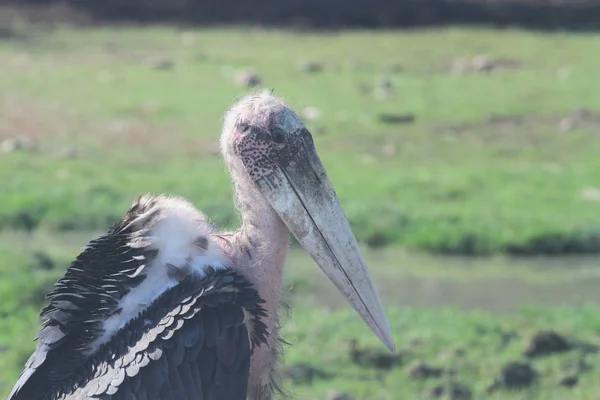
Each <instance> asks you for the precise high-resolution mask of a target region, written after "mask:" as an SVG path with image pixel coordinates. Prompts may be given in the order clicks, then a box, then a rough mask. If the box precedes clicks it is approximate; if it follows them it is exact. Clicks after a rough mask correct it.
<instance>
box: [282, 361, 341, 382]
mask: <svg viewBox="0 0 600 400" xmlns="http://www.w3.org/2000/svg"><path fill="white" fill-rule="evenodd" d="M281 375H282V377H283V378H284V379H289V380H291V381H292V382H294V383H295V384H297V385H309V384H311V383H312V382H313V381H315V380H329V379H332V378H333V377H334V375H333V374H330V373H327V372H325V371H323V370H321V369H319V368H316V367H313V366H312V365H310V364H306V363H299V364H294V365H290V366H285V367H283V368H282V371H281Z"/></svg>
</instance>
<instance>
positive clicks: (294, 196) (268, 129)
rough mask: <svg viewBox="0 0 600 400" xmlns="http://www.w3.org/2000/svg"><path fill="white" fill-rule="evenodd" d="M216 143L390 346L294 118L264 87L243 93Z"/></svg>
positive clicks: (336, 206) (337, 209)
mask: <svg viewBox="0 0 600 400" xmlns="http://www.w3.org/2000/svg"><path fill="white" fill-rule="evenodd" d="M221 149H222V152H223V155H224V157H225V160H226V162H227V164H228V166H229V168H230V170H231V171H232V173H234V174H237V176H236V177H234V179H246V180H249V181H250V182H251V185H253V186H254V187H255V188H256V189H257V190H258V192H259V193H260V194H261V195H262V196H263V197H264V198H265V199H266V200H267V202H268V204H269V205H270V206H271V208H272V209H273V210H274V211H275V212H276V213H277V214H278V215H279V217H280V218H281V220H282V221H283V222H284V223H285V225H286V226H287V227H288V228H289V230H290V232H291V233H292V234H293V235H294V236H295V237H296V239H297V240H298V242H299V243H300V244H301V245H302V246H303V247H304V249H306V251H308V253H309V254H310V255H311V256H312V258H313V259H314V260H315V262H316V263H317V264H318V265H319V267H320V268H321V269H322V270H323V272H325V274H326V275H327V276H328V277H329V279H331V281H332V282H333V283H334V284H335V286H336V287H337V288H338V289H339V290H340V291H341V293H342V294H343V295H344V296H345V297H346V299H347V300H348V302H349V303H350V304H351V305H352V307H353V308H354V309H355V310H356V311H357V312H358V314H359V315H360V316H361V317H362V319H363V320H364V321H365V323H366V324H367V325H368V326H369V327H370V328H371V329H372V330H373V332H375V334H376V335H377V336H378V337H379V339H380V340H381V341H382V342H383V343H384V344H385V345H386V346H387V347H388V348H389V349H390V350H392V351H394V350H395V344H394V340H393V338H392V333H391V330H390V327H389V324H388V321H387V317H386V315H385V312H384V310H383V307H382V305H381V301H380V299H379V296H378V294H377V291H376V289H375V286H374V285H373V282H372V280H371V277H370V275H369V271H368V269H367V266H366V263H365V261H364V258H363V255H362V253H361V251H360V249H359V247H358V243H357V241H356V238H355V236H354V234H353V233H352V230H351V228H350V225H349V223H348V220H347V219H346V215H345V214H344V211H343V210H342V207H341V205H340V202H339V200H338V197H337V195H336V193H335V191H334V189H333V186H332V184H331V182H330V180H329V178H328V176H327V173H326V172H325V168H324V167H323V164H322V163H321V160H320V159H319V156H318V155H317V152H316V150H315V146H314V143H313V139H312V136H311V134H310V132H309V131H308V129H306V127H305V126H304V124H303V123H302V121H301V120H300V118H299V117H298V116H297V115H296V114H295V113H294V112H293V111H292V110H291V109H290V108H288V107H286V106H285V104H283V103H282V102H281V101H280V100H279V99H277V98H276V97H274V96H272V95H271V94H270V93H268V92H263V93H261V94H257V95H250V96H247V97H245V98H244V99H242V100H241V101H239V102H238V103H237V104H236V105H235V106H234V107H233V108H232V109H230V110H229V112H228V113H227V115H226V117H225V124H224V129H223V135H222V137H221ZM240 174H242V175H243V176H240Z"/></svg>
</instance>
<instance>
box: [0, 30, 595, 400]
mask: <svg viewBox="0 0 600 400" xmlns="http://www.w3.org/2000/svg"><path fill="white" fill-rule="evenodd" d="M597 54H600V40H599V37H598V35H597V34H595V33H587V34H583V33H580V34H574V33H543V34H542V33H531V32H527V31H520V30H502V31H499V30H491V29H483V28H481V29H464V28H445V29H428V30H406V31H378V32H374V31H354V32H344V31H342V32H335V33H332V32H329V33H320V34H319V33H307V32H304V33H300V32H292V31H281V30H271V29H262V28H252V29H250V28H214V29H189V30H180V29H174V28H166V27H163V28H161V27H154V28H139V27H138V28H134V27H129V28H128V27H118V28H117V27H111V28H93V29H73V28H58V29H53V30H35V29H33V30H32V29H30V28H29V27H27V28H23V29H16V30H15V31H14V32H12V33H11V35H10V36H7V37H6V38H5V39H1V40H0V71H1V73H0V145H1V148H0V205H1V207H0V228H1V230H2V234H1V237H2V240H1V241H0V299H1V301H0V324H1V325H0V353H2V354H1V355H0V365H2V364H3V365H2V366H4V367H5V368H2V369H1V370H2V372H0V393H2V394H5V393H7V392H8V391H9V390H10V388H11V387H12V384H13V382H14V379H15V378H16V376H17V374H18V373H19V371H20V369H21V368H22V365H23V362H24V360H25V359H26V358H27V357H28V356H29V354H30V352H31V351H32V349H33V346H34V344H33V343H32V342H31V339H32V338H33V336H34V334H35V331H36V329H37V328H38V319H37V313H38V312H39V309H40V307H41V306H42V305H43V304H44V301H45V300H44V297H43V295H44V294H45V293H47V292H48V290H49V289H50V288H51V286H52V283H53V282H54V281H55V280H56V278H58V277H59V276H61V275H62V274H63V273H64V269H65V268H66V266H67V265H68V262H69V260H71V259H72V258H73V257H74V256H75V255H76V254H77V251H78V248H79V247H80V246H82V245H83V244H84V243H85V242H86V241H88V240H89V239H91V238H92V237H93V236H94V234H96V233H97V232H99V231H101V230H104V229H106V228H107V227H108V226H109V225H110V224H111V223H112V222H114V221H115V220H116V219H117V218H118V217H119V216H120V215H122V214H123V213H124V211H125V210H126V208H127V207H128V205H129V204H130V203H131V202H132V201H133V200H134V199H135V198H136V197H137V196H138V195H139V194H140V193H143V192H156V193H159V192H168V193H175V194H178V195H182V196H185V197H188V198H189V199H191V200H192V201H193V202H194V203H195V204H196V205H197V206H198V208H200V209H201V210H202V211H204V212H205V213H206V214H207V215H208V216H209V217H210V218H212V219H213V220H214V221H215V222H216V223H218V224H220V225H223V226H225V227H233V226H235V224H236V223H237V217H236V214H235V211H234V208H233V204H232V202H231V184H230V181H229V178H228V176H227V175H226V173H225V169H224V166H223V164H222V162H221V160H220V156H219V154H218V146H217V144H218V139H219V134H220V126H221V123H222V116H223V113H224V111H225V110H226V109H227V107H229V106H230V105H231V104H232V103H233V102H234V101H235V98H236V97H241V96H243V95H245V94H247V93H249V92H250V91H251V90H253V87H254V86H260V87H263V88H267V89H273V90H274V93H275V94H276V95H280V96H282V97H284V98H285V99H286V101H287V102H288V104H289V105H290V106H292V107H293V108H294V109H295V110H297V111H298V113H299V114H300V115H301V116H302V117H303V118H304V120H305V121H306V123H307V126H308V127H309V129H310V130H311V131H312V133H313V136H314V138H315V142H316V146H317V150H318V151H319V154H320V156H321V158H322V160H323V163H324V165H325V167H326V168H327V171H328V173H329V175H330V178H331V180H332V182H333V183H334V186H335V187H336V190H337V192H338V195H339V197H340V199H341V202H342V204H343V206H344V209H345V210H346V213H347V215H348V217H349V219H350V222H351V225H352V227H353V228H354V230H355V233H356V235H357V237H358V238H359V240H360V241H361V243H362V244H363V245H364V247H365V248H370V249H373V250H375V249H379V250H382V249H383V248H385V249H386V251H389V253H388V254H387V255H386V256H381V255H378V254H379V253H377V252H372V253H371V252H370V253H369V254H370V255H369V257H368V259H369V260H370V263H371V264H373V265H374V271H375V272H374V273H375V275H376V276H378V279H379V282H380V283H381V285H382V287H384V289H385V293H384V299H386V300H387V301H386V304H389V306H390V308H389V309H390V313H391V323H392V325H393V328H394V331H395V333H396V337H397V341H398V343H399V346H400V347H401V349H402V351H401V355H402V357H401V361H398V365H399V367H398V368H392V370H391V371H385V372H381V371H380V368H377V367H374V366H367V367H365V366H364V365H363V366H360V365H358V364H360V360H359V359H360V357H358V358H357V357H354V356H353V354H354V355H356V354H355V353H353V352H352V351H351V350H350V347H349V344H348V343H349V342H348V341H349V340H350V339H352V338H360V343H359V344H360V345H361V346H376V345H377V342H376V340H375V339H374V338H373V337H372V335H371V334H370V333H369V332H368V331H367V330H366V328H363V327H362V326H361V325H360V322H359V321H358V319H357V318H356V316H355V315H354V314H353V313H352V312H350V311H347V310H344V311H332V309H335V308H336V307H337V303H335V302H334V301H333V300H332V299H331V298H329V297H327V296H326V295H323V294H321V295H318V293H316V292H315V287H314V285H315V282H317V281H319V280H320V279H321V276H320V275H314V276H313V275H312V273H309V272H306V273H305V272H303V271H304V270H303V269H302V268H304V267H303V266H304V265H309V268H310V269H314V265H312V261H309V260H308V259H307V258H306V257H305V256H304V255H302V253H300V252H293V253H292V259H291V260H290V264H291V265H293V266H294V267H290V268H289V270H290V271H291V272H289V273H288V275H287V279H288V284H289V290H288V292H286V296H287V299H288V301H289V302H290V303H291V304H292V305H293V309H294V312H293V314H292V319H291V320H289V321H288V322H287V323H286V326H285V333H284V338H286V339H287V340H288V341H291V342H292V344H293V345H292V346H290V347H289V348H288V349H287V350H286V361H287V363H286V364H287V365H288V366H287V367H286V368H287V369H286V370H285V371H284V372H285V376H286V377H287V379H286V381H285V386H286V388H288V389H290V390H292V393H293V394H295V395H298V396H299V397H300V398H324V396H327V393H328V392H330V391H331V390H337V391H342V392H347V393H349V394H350V395H352V396H354V397H355V398H359V399H405V398H416V397H418V396H420V395H421V394H425V395H427V396H430V397H433V398H435V397H441V396H443V395H444V394H443V393H446V395H448V396H449V397H448V398H454V399H463V398H465V399H466V398H490V399H522V398H528V399H529V398H531V399H533V398H536V399H564V398H569V399H593V398H596V394H597V391H598V389H599V387H598V384H597V383H596V382H595V380H594V376H595V374H597V366H598V363H599V362H600V361H598V358H596V357H595V352H596V350H595V349H596V347H595V343H598V342H599V340H600V337H599V334H598V332H600V330H599V329H600V318H599V317H598V311H599V310H598V307H597V306H596V305H591V304H589V305H583V303H585V302H587V301H593V302H594V303H595V302H596V301H597V300H598V297H596V295H595V294H594V293H595V292H594V291H593V290H592V289H589V287H588V286H586V287H585V289H584V286H582V285H583V284H584V283H583V282H585V281H587V282H588V283H589V282H593V283H594V284H595V283H597V282H598V280H597V279H596V278H597V277H596V276H595V274H596V273H595V272H589V270H588V269H587V268H586V269H585V271H586V272H585V274H586V275H583V276H584V279H580V281H581V282H580V281H577V282H578V283H577V284H573V288H572V289H570V291H569V293H570V295H572V294H573V293H577V294H579V295H581V296H579V297H578V296H574V297H573V296H571V297H569V301H567V300H566V297H562V296H563V295H564V294H560V293H559V292H558V290H559V289H558V288H559V287H560V285H561V282H564V284H565V285H566V284H567V283H569V282H570V280H571V279H573V277H574V276H578V277H579V278H581V277H582V275H581V274H582V271H583V270H584V268H583V267H582V265H587V266H590V265H594V266H595V265H596V264H597V258H596V257H593V258H588V259H585V261H582V262H581V263H576V266H575V267H568V266H567V265H568V264H569V263H568V262H567V261H566V260H567V259H566V258H560V257H564V256H566V255H571V256H581V255H583V254H591V255H595V254H597V253H598V252H599V251H600V224H599V222H600V213H599V212H598V204H599V203H598V202H599V201H600V162H598V154H599V151H600V135H599V134H598V132H599V127H600V90H598V89H599V88H598V85H597V83H596V82H598V78H599V76H600V75H599V74H600V58H598V56H597ZM405 251H409V253H405ZM414 252H416V253H421V254H422V253H425V254H437V255H445V256H446V257H447V256H449V255H453V256H463V257H467V256H483V255H486V256H492V257H491V258H490V259H486V260H483V261H473V260H469V259H466V258H461V259H458V262H457V261H456V260H457V259H452V258H435V259H434V258H431V257H428V256H425V257H423V256H417V255H414V254H413V253H414ZM399 254H403V256H399ZM406 254H408V255H406ZM515 255H538V256H540V255H543V256H546V257H548V256H552V257H554V260H559V261H558V264H560V265H561V266H562V267H563V271H562V272H561V275H559V278H556V280H555V282H554V283H555V286H550V283H549V282H547V281H546V280H545V279H544V278H543V277H546V276H547V275H548V274H549V273H550V271H544V270H543V269H542V268H539V267H537V268H534V269H530V268H525V267H523V268H522V269H523V271H521V272H523V275H518V276H519V279H525V278H526V277H531V276H535V277H536V279H534V280H536V282H537V283H535V285H537V286H535V290H537V291H539V292H543V291H544V290H545V289H544V288H550V287H552V288H553V289H552V290H556V291H557V292H556V293H557V294H556V299H555V300H556V301H555V302H554V303H553V304H552V305H553V306H555V305H556V304H557V303H560V302H561V299H563V300H564V302H565V305H564V306H563V307H562V308H551V307H550V305H548V304H547V301H546V300H544V302H542V303H543V304H541V305H538V306H537V307H536V308H535V309H525V310H520V311H515V310H511V312H510V313H501V314H495V313H492V311H490V310H483V311H482V310H477V311H468V310H464V309H460V308H449V307H448V306H451V304H449V303H452V301H451V299H454V298H456V297H457V296H459V294H457V293H462V292H463V291H464V292H469V293H476V290H475V288H477V287H481V286H482V285H484V287H486V288H488V289H487V290H492V289H493V287H494V285H495V283H494V282H496V284H497V287H498V289H499V292H504V295H503V296H502V295H500V294H498V295H497V297H494V302H500V303H502V302H503V297H505V298H506V299H507V300H510V297H512V296H517V294H515V292H514V291H511V287H513V286H514V281H509V282H504V281H503V280H502V278H503V277H505V274H507V273H513V272H514V269H517V270H518V269H520V267H522V266H523V264H522V262H521V261H517V260H516V259H514V258H512V259H509V260H508V261H507V260H506V259H505V258H502V257H503V256H515ZM453 260H454V261H453ZM457 263H458V264H463V265H465V264H469V265H473V263H475V267H474V268H473V269H470V268H466V269H465V268H460V267H456V268H451V269H449V268H448V265H451V264H457ZM551 263H553V261H550V259H549V258H544V259H542V262H540V264H542V265H543V266H544V265H549V264H551ZM507 264H508V265H507ZM511 267H512V268H513V269H511ZM481 268H483V269H485V270H491V271H496V272H495V273H494V274H495V275H494V274H492V275H493V276H486V277H482V276H479V275H478V274H477V273H475V272H474V271H479V270H480V269H481ZM548 269H550V268H548ZM424 271H425V272H424ZM511 271H512V272H511ZM592 271H595V270H592ZM407 273H408V274H411V276H417V277H418V282H419V284H420V285H422V286H418V287H419V288H421V289H422V290H421V291H420V292H419V293H414V294H413V296H414V297H415V298H419V296H421V297H422V298H428V299H429V300H431V299H432V298H433V300H431V301H430V302H429V303H427V304H429V305H430V306H428V307H423V303H422V302H419V301H416V300H414V301H411V299H410V298H405V297H401V296H398V294H397V293H396V292H402V291H406V290H408V287H407V286H403V285H402V282H403V280H405V279H406V278H407V276H406V274H407ZM474 275H475V277H474ZM457 276H458V277H460V279H463V280H464V284H463V285H462V286H460V290H458V291H457V293H454V290H455V289H452V288H455V287H454V286H448V285H449V284H448V283H447V280H446V278H448V277H454V278H456V277H457ZM433 277H437V278H439V277H444V280H441V281H440V282H441V283H440V282H438V283H436V285H435V286H432V288H433V289H432V290H431V289H429V291H427V290H426V287H427V285H428V284H430V283H431V280H432V279H433ZM540 277H542V278H540ZM454 278H453V279H454ZM538 278H540V279H538ZM594 279H595V280H594ZM482 282H487V283H482ZM556 282H558V283H556ZM486 284H487V285H489V286H485V285H486ZM532 285H533V284H532ZM471 287H472V288H473V289H471ZM533 287H534V286H526V287H524V290H534V289H532V288H533ZM449 288H451V289H449ZM329 289H330V288H329ZM327 290H328V289H327V288H323V289H322V293H326V292H327ZM444 290H450V291H452V292H453V293H450V294H446V295H444ZM547 290H550V289H547ZM471 291H472V292H471ZM313 296H317V297H318V298H319V299H321V300H323V301H322V303H321V305H323V306H325V305H327V304H329V307H319V309H317V308H316V307H315V304H317V303H314V302H312V301H310V300H309V299H310V298H311V297H313ZM438 296H439V297H438ZM482 296H483V297H482ZM548 297H552V296H548ZM484 298H485V293H481V292H478V293H477V296H475V295H472V296H471V297H468V299H467V300H465V303H469V304H472V305H474V307H473V308H477V305H478V304H479V303H481V302H482V299H484ZM531 300H532V299H531V298H526V299H524V300H523V302H522V303H523V304H527V303H529V302H531ZM334 303H335V304H334ZM520 305H521V303H518V304H517V306H519V307H517V308H520ZM431 306H434V307H431ZM500 308H502V307H500ZM330 313H332V314H330ZM547 329H557V330H559V331H560V332H561V335H563V336H564V337H565V338H566V339H565V340H568V341H569V342H570V343H571V342H572V344H571V345H570V346H569V349H570V351H565V352H564V354H561V355H558V356H552V357H546V358H544V357H542V358H541V359H540V360H538V359H537V358H531V357H526V356H524V355H523V354H524V352H525V350H526V349H527V347H528V346H534V347H535V346H543V345H539V344H536V343H538V342H536V341H535V340H533V341H531V340H532V337H534V336H535V335H536V334H539V333H540V332H541V331H544V330H547ZM563 336H561V337H563ZM549 341H550V342H552V340H551V339H549ZM552 343H554V344H556V340H555V341H554V342H552ZM581 343H585V345H582V344H581ZM550 348H551V349H552V351H550V352H551V353H552V352H554V351H555V350H556V349H557V348H560V345H558V347H556V346H554V345H550ZM556 351H558V352H559V350H556ZM377 357H379V356H377ZM377 357H376V358H377ZM357 360H358V361H357ZM513 361H519V362H522V363H524V365H526V366H529V368H531V370H527V367H523V368H524V369H523V368H521V367H519V366H517V367H515V366H514V365H512V364H511V362H513ZM357 363H358V364H357ZM307 365H308V366H307ZM424 365H425V366H424ZM511 365H512V366H511ZM292 367H297V368H298V371H300V372H295V371H297V370H296V369H293V368H292ZM513 367H514V368H516V371H517V372H514V371H513V372H514V374H516V375H517V376H518V378H515V379H516V380H514V379H513V380H511V379H512V378H510V377H511V376H513V375H514V374H513V375H510V373H512V372H511V371H512V370H511V369H510V368H513ZM290 368H292V369H290ZM427 368H429V369H427ZM436 368H439V369H438V370H436ZM506 368H508V369H509V372H508V373H507V372H506V371H504V369H506ZM519 368H521V369H519ZM594 368H596V369H595V370H594ZM590 370H591V371H593V372H591V373H588V371H590ZM427 371H429V372H427ZM432 371H433V372H432ZM435 371H438V372H435ZM527 371H529V372H527ZM532 371H533V372H532ZM594 371H595V372H594ZM297 373H299V374H300V378H297V375H296V374H297ZM507 374H508V375H507ZM528 374H529V375H528ZM506 376H509V378H507V377H506ZM528 376H529V377H530V378H527V377H528ZM538 376H539V377H538ZM523 377H524V378H523ZM571 378H572V379H571ZM569 379H571V380H569ZM573 379H575V383H574V384H571V383H569V382H572V380H573ZM565 380H566V381H565ZM511 382H512V383H511ZM515 382H517V383H515ZM519 382H521V383H519ZM523 382H525V383H523ZM565 382H566V383H565ZM510 388H512V390H509V389H510ZM558 388H560V389H558ZM453 393H454V394H453ZM466 393H470V395H468V394H466ZM461 396H463V397H461Z"/></svg>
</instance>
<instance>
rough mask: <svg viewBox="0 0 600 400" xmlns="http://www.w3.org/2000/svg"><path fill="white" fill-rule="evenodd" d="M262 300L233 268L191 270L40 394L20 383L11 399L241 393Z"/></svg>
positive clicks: (191, 398)
mask: <svg viewBox="0 0 600 400" xmlns="http://www.w3.org/2000/svg"><path fill="white" fill-rule="evenodd" d="M261 304H262V300H261V299H260V297H259V296H258V293H257V292H256V290H255V289H253V288H252V287H251V285H250V284H249V283H248V282H247V281H246V280H245V279H244V278H243V277H242V276H240V275H238V274H236V273H234V272H232V271H230V270H219V271H215V270H212V269H210V270H209V271H208V272H207V275H206V276H205V277H203V278H198V277H193V276H192V277H188V278H186V279H185V280H184V281H182V282H181V283H180V284H179V285H177V286H176V287H174V288H172V289H170V290H169V291H167V292H166V293H164V294H163V295H161V296H160V297H159V298H158V299H157V300H156V301H155V302H154V303H153V304H152V305H151V306H150V307H149V308H148V309H147V310H146V311H144V312H143V313H142V314H141V315H140V316H139V317H138V318H136V319H135V320H133V321H132V322H130V323H129V324H128V325H127V326H125V327H124V328H123V329H122V330H121V331H120V332H119V333H117V334H116V335H115V336H114V337H113V338H112V339H111V341H110V342H108V343H107V344H105V345H103V346H101V347H100V349H99V350H98V352H97V353H96V354H95V355H93V356H92V357H91V358H90V359H89V360H87V361H86V362H85V363H84V365H83V367H82V368H81V369H80V370H79V372H78V373H76V374H72V375H70V376H68V377H65V379H63V380H61V381H53V382H43V383H44V385H42V386H41V387H51V388H52V390H51V391H49V392H47V391H46V392H44V393H40V392H36V388H35V387H34V386H31V385H27V382H25V384H24V385H23V386H22V390H21V391H20V392H18V393H16V394H15V395H14V396H13V397H11V399H10V400H22V399H28V400H34V399H39V400H55V399H56V400H58V399H64V400H74V399H78V400H79V399H110V400H126V399H127V400H129V399H147V400H151V399H161V400H171V399H172V400H175V399H177V400H180V399H181V400H198V399H203V400H217V399H231V400H237V399H239V400H245V399H246V394H247V385H248V375H249V369H250V357H251V353H252V348H253V346H255V345H259V344H262V343H264V339H265V338H266V329H265V325H264V324H263V323H262V322H261V321H260V318H261V316H263V315H264V309H263V308H262V307H261ZM249 332H251V337H250V336H249ZM48 378H50V377H48ZM40 379H42V378H41V377H40V376H38V377H37V381H39V380H40Z"/></svg>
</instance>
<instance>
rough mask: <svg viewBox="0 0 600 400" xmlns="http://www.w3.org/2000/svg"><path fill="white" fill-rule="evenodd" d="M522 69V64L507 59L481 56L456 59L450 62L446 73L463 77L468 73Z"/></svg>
mask: <svg viewBox="0 0 600 400" xmlns="http://www.w3.org/2000/svg"><path fill="white" fill-rule="evenodd" d="M521 67H522V62H521V61H519V60H515V59H509V58H493V57H491V56H489V55H487V54H481V55H478V56H475V57H473V58H457V59H456V60H454V61H453V62H452V64H451V65H450V67H449V68H448V71H449V73H450V74H451V75H464V74H468V73H491V72H499V71H505V70H511V69H518V68H521Z"/></svg>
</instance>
